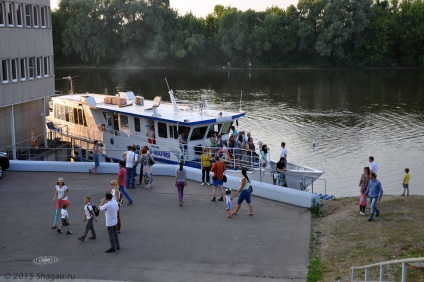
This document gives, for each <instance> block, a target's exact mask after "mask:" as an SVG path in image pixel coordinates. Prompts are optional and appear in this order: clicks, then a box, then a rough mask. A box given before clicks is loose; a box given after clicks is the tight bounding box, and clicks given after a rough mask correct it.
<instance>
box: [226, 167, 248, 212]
mask: <svg viewBox="0 0 424 282" xmlns="http://www.w3.org/2000/svg"><path fill="white" fill-rule="evenodd" d="M241 174H242V175H243V178H242V179H241V180H240V187H239V189H238V190H237V192H235V193H234V195H233V196H231V200H232V199H233V198H234V197H235V196H237V195H238V194H240V196H239V198H238V200H237V206H236V209H235V211H234V212H232V213H233V215H237V212H238V211H239V210H240V207H241V203H243V201H246V203H247V204H248V205H249V213H248V215H253V205H252V200H251V197H250V195H251V194H252V192H253V191H252V187H251V186H250V180H249V177H248V176H247V172H246V170H245V169H243V170H242V171H241Z"/></svg>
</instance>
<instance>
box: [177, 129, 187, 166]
mask: <svg viewBox="0 0 424 282" xmlns="http://www.w3.org/2000/svg"><path fill="white" fill-rule="evenodd" d="M178 143H179V144H180V145H179V146H180V150H181V158H180V159H181V160H184V158H185V154H186V152H187V135H186V133H185V132H184V131H181V133H180V135H179V136H178Z"/></svg>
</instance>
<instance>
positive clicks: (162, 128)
mask: <svg viewBox="0 0 424 282" xmlns="http://www.w3.org/2000/svg"><path fill="white" fill-rule="evenodd" d="M158 134H159V137H162V138H168V130H167V128H166V123H163V122H158Z"/></svg>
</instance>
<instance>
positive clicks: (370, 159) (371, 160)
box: [368, 156, 378, 174]
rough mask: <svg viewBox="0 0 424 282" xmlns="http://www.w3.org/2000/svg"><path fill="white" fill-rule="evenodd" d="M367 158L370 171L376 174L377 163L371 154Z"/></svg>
mask: <svg viewBox="0 0 424 282" xmlns="http://www.w3.org/2000/svg"><path fill="white" fill-rule="evenodd" d="M368 160H369V162H370V173H373V172H374V173H375V174H377V171H378V167H377V163H376V162H375V161H374V157H373V156H370V157H369V158H368Z"/></svg>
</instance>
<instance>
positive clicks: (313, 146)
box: [312, 140, 317, 150]
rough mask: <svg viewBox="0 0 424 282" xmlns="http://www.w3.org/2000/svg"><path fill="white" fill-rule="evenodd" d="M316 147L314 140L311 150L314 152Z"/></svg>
mask: <svg viewBox="0 0 424 282" xmlns="http://www.w3.org/2000/svg"><path fill="white" fill-rule="evenodd" d="M316 146H317V143H315V140H313V141H312V150H315V147H316Z"/></svg>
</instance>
